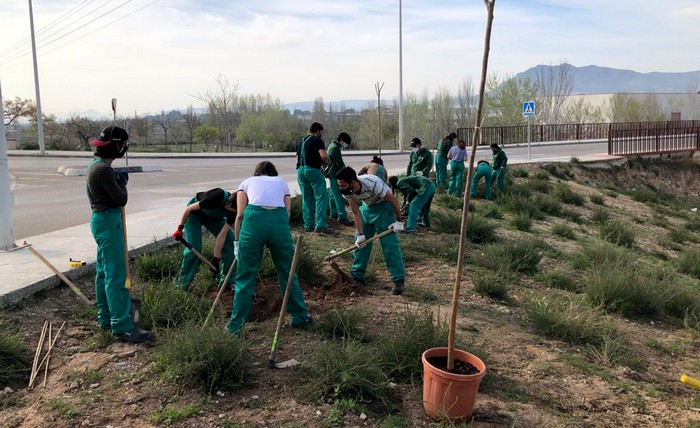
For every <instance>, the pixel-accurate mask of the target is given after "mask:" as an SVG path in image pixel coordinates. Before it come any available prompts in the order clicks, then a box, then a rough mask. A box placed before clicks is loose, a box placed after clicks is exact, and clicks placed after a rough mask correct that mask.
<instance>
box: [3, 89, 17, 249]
mask: <svg viewBox="0 0 700 428" xmlns="http://www.w3.org/2000/svg"><path fill="white" fill-rule="evenodd" d="M12 204H13V203H12V191H11V190H10V169H9V166H8V165H7V141H6V140H5V111H4V108H3V104H2V86H1V85H0V250H10V249H12V248H15V247H16V245H15V239H14V236H13V233H12V221H13V220H12Z"/></svg>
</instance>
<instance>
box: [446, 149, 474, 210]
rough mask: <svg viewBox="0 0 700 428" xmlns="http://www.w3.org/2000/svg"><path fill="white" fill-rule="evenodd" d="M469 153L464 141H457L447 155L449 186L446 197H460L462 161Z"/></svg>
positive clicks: (462, 172)
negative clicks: (448, 161)
mask: <svg viewBox="0 0 700 428" xmlns="http://www.w3.org/2000/svg"><path fill="white" fill-rule="evenodd" d="M468 156H469V152H467V149H466V147H465V143H464V140H459V141H457V145H456V146H452V148H450V151H449V152H448V153H447V159H449V160H450V185H449V187H448V188H447V194H448V195H454V196H456V197H458V198H461V197H462V182H463V181H464V161H465V160H467V157H468Z"/></svg>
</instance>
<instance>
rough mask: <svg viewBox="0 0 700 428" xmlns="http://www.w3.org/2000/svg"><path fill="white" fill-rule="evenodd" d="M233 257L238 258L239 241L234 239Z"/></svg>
mask: <svg viewBox="0 0 700 428" xmlns="http://www.w3.org/2000/svg"><path fill="white" fill-rule="evenodd" d="M233 257H234V258H236V259H237V258H238V241H233Z"/></svg>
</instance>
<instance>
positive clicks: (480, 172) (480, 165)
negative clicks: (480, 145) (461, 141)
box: [470, 160, 493, 201]
mask: <svg viewBox="0 0 700 428" xmlns="http://www.w3.org/2000/svg"><path fill="white" fill-rule="evenodd" d="M492 176H493V170H492V169H491V165H489V163H488V162H487V161H485V160H480V161H479V162H477V164H476V170H475V171H474V176H473V177H472V187H471V192H470V195H471V197H472V198H476V189H477V187H478V186H479V181H480V180H481V178H482V177H483V178H484V184H485V186H484V187H485V189H486V194H485V196H486V199H487V200H489V201H490V200H492V199H493V196H491V185H492V182H491V180H492Z"/></svg>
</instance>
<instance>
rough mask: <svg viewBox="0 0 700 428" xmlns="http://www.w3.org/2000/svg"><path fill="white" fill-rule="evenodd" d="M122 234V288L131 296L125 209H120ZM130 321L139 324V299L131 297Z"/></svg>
mask: <svg viewBox="0 0 700 428" xmlns="http://www.w3.org/2000/svg"><path fill="white" fill-rule="evenodd" d="M122 233H123V234H124V263H125V264H126V282H125V283H124V286H125V287H126V289H127V290H129V295H130V296H131V272H130V270H129V244H128V243H127V240H126V209H125V208H124V207H122ZM131 321H132V322H133V323H134V325H137V326H138V325H139V323H140V322H141V299H137V298H135V297H133V296H131Z"/></svg>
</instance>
